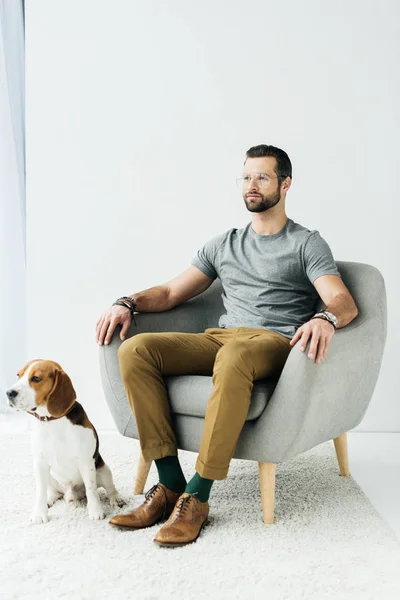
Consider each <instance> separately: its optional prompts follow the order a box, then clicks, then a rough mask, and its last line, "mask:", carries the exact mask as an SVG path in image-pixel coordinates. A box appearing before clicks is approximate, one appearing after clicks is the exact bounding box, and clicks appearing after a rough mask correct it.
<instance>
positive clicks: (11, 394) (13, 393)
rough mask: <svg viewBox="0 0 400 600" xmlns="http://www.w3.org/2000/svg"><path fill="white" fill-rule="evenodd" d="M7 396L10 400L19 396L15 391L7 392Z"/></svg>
mask: <svg viewBox="0 0 400 600" xmlns="http://www.w3.org/2000/svg"><path fill="white" fill-rule="evenodd" d="M6 394H7V396H8V398H9V399H10V400H11V399H12V398H15V397H16V396H18V392H16V391H15V390H7V391H6Z"/></svg>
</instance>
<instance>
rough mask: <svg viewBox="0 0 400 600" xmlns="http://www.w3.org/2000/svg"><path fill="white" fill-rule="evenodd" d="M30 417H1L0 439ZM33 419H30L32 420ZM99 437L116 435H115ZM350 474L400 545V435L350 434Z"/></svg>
mask: <svg viewBox="0 0 400 600" xmlns="http://www.w3.org/2000/svg"><path fill="white" fill-rule="evenodd" d="M26 418H27V415H24V414H22V415H7V416H6V417H5V416H4V415H2V414H0V435H3V434H18V433H25V434H26V432H27V431H28V424H27V420H26ZM28 418H29V417H28ZM99 433H103V434H106V433H107V434H110V435H115V432H106V431H104V432H102V431H101V430H99ZM347 440H348V449H349V470H350V473H351V475H352V477H353V478H354V479H355V480H356V481H357V483H358V485H359V486H360V487H361V488H362V489H363V490H364V493H365V494H366V496H367V497H368V498H369V499H370V501H371V503H372V504H373V505H374V506H375V508H376V510H377V511H378V512H379V513H380V515H381V516H382V517H383V519H385V521H386V522H387V523H388V525H389V526H390V527H391V529H392V530H393V531H394V532H395V533H396V535H397V537H398V538H399V541H400V433H361V432H358V431H357V432H355V431H353V432H350V433H348V434H347Z"/></svg>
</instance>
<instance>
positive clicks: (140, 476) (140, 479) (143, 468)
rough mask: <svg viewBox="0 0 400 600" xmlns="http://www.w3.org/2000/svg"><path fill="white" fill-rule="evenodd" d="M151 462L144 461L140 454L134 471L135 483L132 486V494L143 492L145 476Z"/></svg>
mask: <svg viewBox="0 0 400 600" xmlns="http://www.w3.org/2000/svg"><path fill="white" fill-rule="evenodd" d="M152 462H153V461H149V462H146V461H145V460H144V458H143V456H142V454H140V458H139V463H138V467H137V471H136V479H135V485H134V488H133V495H134V496H136V494H143V490H144V486H145V485H146V481H147V476H148V474H149V471H150V467H151V463H152Z"/></svg>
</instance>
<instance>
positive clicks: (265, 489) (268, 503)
mask: <svg viewBox="0 0 400 600" xmlns="http://www.w3.org/2000/svg"><path fill="white" fill-rule="evenodd" d="M258 471H259V474H260V490H261V502H262V511H263V518H264V523H266V524H267V525H268V524H271V523H273V522H274V510H275V473H276V464H275V463H265V462H259V463H258Z"/></svg>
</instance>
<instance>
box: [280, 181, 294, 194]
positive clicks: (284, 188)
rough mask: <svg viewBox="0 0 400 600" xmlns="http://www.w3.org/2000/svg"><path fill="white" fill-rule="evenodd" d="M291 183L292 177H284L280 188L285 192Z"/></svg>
mask: <svg viewBox="0 0 400 600" xmlns="http://www.w3.org/2000/svg"><path fill="white" fill-rule="evenodd" d="M291 185H292V178H291V177H286V179H285V180H284V181H283V182H282V190H283V191H284V192H285V194H286V193H287V192H288V190H289V189H290V186H291Z"/></svg>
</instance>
